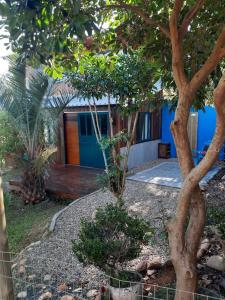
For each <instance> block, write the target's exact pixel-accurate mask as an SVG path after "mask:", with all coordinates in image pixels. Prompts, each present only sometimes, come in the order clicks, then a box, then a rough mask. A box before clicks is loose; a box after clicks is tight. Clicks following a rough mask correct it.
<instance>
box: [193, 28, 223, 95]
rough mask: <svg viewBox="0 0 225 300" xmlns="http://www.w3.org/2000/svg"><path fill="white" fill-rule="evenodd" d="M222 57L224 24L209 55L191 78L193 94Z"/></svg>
mask: <svg viewBox="0 0 225 300" xmlns="http://www.w3.org/2000/svg"><path fill="white" fill-rule="evenodd" d="M224 57H225V25H224V27H223V30H222V32H221V34H220V35H219V37H218V39H217V41H216V44H215V47H214V49H213V51H212V52H211V54H210V56H209V57H208V59H207V60H206V62H205V63H204V65H203V66H202V67H201V69H199V70H198V71H197V72H196V73H195V75H194V76H193V78H192V79H191V82H190V90H191V91H192V92H193V93H194V94H195V93H196V91H197V90H198V89H199V88H200V86H201V85H202V84H203V82H204V81H205V80H206V79H207V77H208V76H209V75H210V74H211V72H212V71H213V70H214V69H215V68H216V66H217V65H218V63H219V62H220V61H221V60H222V59H223V58H224Z"/></svg>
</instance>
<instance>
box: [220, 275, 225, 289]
mask: <svg viewBox="0 0 225 300" xmlns="http://www.w3.org/2000/svg"><path fill="white" fill-rule="evenodd" d="M219 285H220V286H221V287H222V288H223V289H224V290H225V278H223V279H222V280H221V281H220V282H219Z"/></svg>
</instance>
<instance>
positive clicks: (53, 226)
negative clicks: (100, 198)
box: [48, 189, 102, 232]
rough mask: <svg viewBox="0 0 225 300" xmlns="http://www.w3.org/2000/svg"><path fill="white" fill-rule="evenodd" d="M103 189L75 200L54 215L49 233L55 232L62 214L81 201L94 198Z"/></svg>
mask: <svg viewBox="0 0 225 300" xmlns="http://www.w3.org/2000/svg"><path fill="white" fill-rule="evenodd" d="M101 190H102V189H98V190H97V191H95V192H93V193H90V194H87V195H85V196H83V197H80V198H78V199H75V200H73V201H72V202H71V203H70V204H69V205H67V206H66V207H64V208H63V209H61V210H60V211H58V212H57V213H55V214H54V216H53V217H52V220H51V223H50V225H49V227H48V230H49V232H54V230H55V227H56V222H57V220H58V218H59V217H60V216H61V214H62V213H63V212H64V211H66V210H67V209H68V208H70V206H72V205H74V204H76V203H77V202H80V201H81V200H84V199H85V198H86V197H87V196H92V195H95V194H97V193H99V192H100V191H101Z"/></svg>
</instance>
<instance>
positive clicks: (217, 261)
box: [206, 255, 225, 272]
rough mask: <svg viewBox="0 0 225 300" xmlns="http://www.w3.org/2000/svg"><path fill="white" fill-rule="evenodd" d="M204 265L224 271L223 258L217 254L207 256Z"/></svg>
mask: <svg viewBox="0 0 225 300" xmlns="http://www.w3.org/2000/svg"><path fill="white" fill-rule="evenodd" d="M206 265H207V266H208V267H210V268H212V269H215V270H218V271H221V272H224V271H225V259H224V258H223V257H222V256H219V255H213V256H211V257H209V258H208V260H207V262H206Z"/></svg>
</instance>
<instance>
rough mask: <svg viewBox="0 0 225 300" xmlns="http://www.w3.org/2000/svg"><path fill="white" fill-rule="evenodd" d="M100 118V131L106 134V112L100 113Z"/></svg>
mask: <svg viewBox="0 0 225 300" xmlns="http://www.w3.org/2000/svg"><path fill="white" fill-rule="evenodd" d="M100 119H101V121H100V122H101V133H102V134H103V135H107V133H108V124H107V123H108V118H107V115H106V114H104V115H101V117H100Z"/></svg>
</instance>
